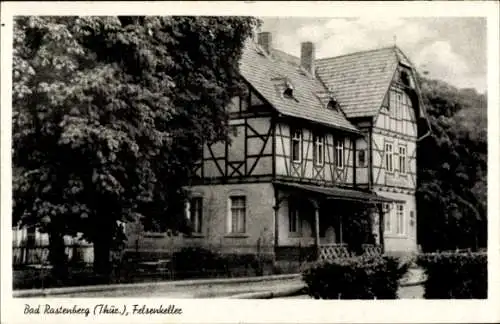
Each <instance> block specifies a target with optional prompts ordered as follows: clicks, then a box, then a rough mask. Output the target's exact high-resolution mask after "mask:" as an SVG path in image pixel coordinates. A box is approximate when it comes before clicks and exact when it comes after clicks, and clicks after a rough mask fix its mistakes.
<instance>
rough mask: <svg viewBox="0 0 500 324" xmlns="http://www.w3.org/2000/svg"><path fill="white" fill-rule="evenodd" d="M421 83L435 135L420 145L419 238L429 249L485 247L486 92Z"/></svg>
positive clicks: (428, 82) (435, 82)
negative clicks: (479, 92) (484, 93)
mask: <svg viewBox="0 0 500 324" xmlns="http://www.w3.org/2000/svg"><path fill="white" fill-rule="evenodd" d="M421 83H422V84H421V89H422V95H423V99H424V104H425V106H426V111H427V114H428V118H429V123H430V127H431V130H432V136H428V137H426V138H425V139H423V140H422V142H420V143H419V145H418V148H417V149H418V152H417V156H418V171H417V172H418V173H417V176H418V189H417V202H418V234H419V238H418V239H419V242H420V243H421V244H422V247H423V249H424V250H425V251H435V250H449V249H456V248H467V247H472V248H477V247H481V246H483V247H484V246H486V228H487V226H486V224H487V208H486V205H487V199H486V198H487V197H486V193H487V182H486V173H487V119H486V102H487V100H486V95H480V94H478V93H477V92H476V91H475V90H471V89H461V90H459V89H456V88H454V87H452V86H450V85H448V84H446V83H444V82H442V81H436V80H427V79H423V80H421ZM424 128H425V127H424Z"/></svg>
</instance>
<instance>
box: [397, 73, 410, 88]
mask: <svg viewBox="0 0 500 324" xmlns="http://www.w3.org/2000/svg"><path fill="white" fill-rule="evenodd" d="M399 80H400V81H401V83H402V84H404V85H405V86H407V87H409V86H410V76H409V75H408V72H406V71H401V73H400V74H399Z"/></svg>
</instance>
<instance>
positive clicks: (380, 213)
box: [377, 204, 385, 254]
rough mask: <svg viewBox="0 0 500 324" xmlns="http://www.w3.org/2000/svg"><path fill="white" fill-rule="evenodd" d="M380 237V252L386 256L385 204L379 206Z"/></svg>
mask: <svg viewBox="0 0 500 324" xmlns="http://www.w3.org/2000/svg"><path fill="white" fill-rule="evenodd" d="M377 207H378V236H379V244H380V250H381V253H382V254H384V252H385V247H384V243H385V242H384V232H385V231H384V226H385V221H384V207H383V204H378V205H377Z"/></svg>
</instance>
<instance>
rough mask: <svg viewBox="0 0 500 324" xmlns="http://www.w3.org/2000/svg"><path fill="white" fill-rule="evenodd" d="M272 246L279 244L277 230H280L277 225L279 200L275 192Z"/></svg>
mask: <svg viewBox="0 0 500 324" xmlns="http://www.w3.org/2000/svg"><path fill="white" fill-rule="evenodd" d="M273 210H274V247H275V248H276V247H278V244H279V232H280V227H279V213H278V212H279V210H280V201H279V197H278V194H277V193H276V194H275V195H274V206H273Z"/></svg>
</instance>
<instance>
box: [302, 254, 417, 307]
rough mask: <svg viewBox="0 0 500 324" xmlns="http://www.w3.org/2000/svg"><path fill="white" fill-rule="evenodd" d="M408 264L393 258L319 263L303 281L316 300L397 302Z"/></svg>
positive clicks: (306, 272)
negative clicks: (385, 300) (378, 300)
mask: <svg viewBox="0 0 500 324" xmlns="http://www.w3.org/2000/svg"><path fill="white" fill-rule="evenodd" d="M407 271H408V264H407V263H401V262H400V261H399V259H398V258H395V257H389V256H371V257H368V256H358V257H351V258H342V259H336V260H333V261H329V262H323V263H318V264H316V265H314V266H312V267H311V268H309V269H307V270H306V271H305V272H304V274H303V280H304V281H305V283H306V285H307V291H308V294H309V295H310V296H311V297H314V298H315V299H375V298H376V299H396V298H398V295H397V291H398V288H399V280H400V279H401V278H402V277H403V276H404V275H405V274H406V272H407Z"/></svg>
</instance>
